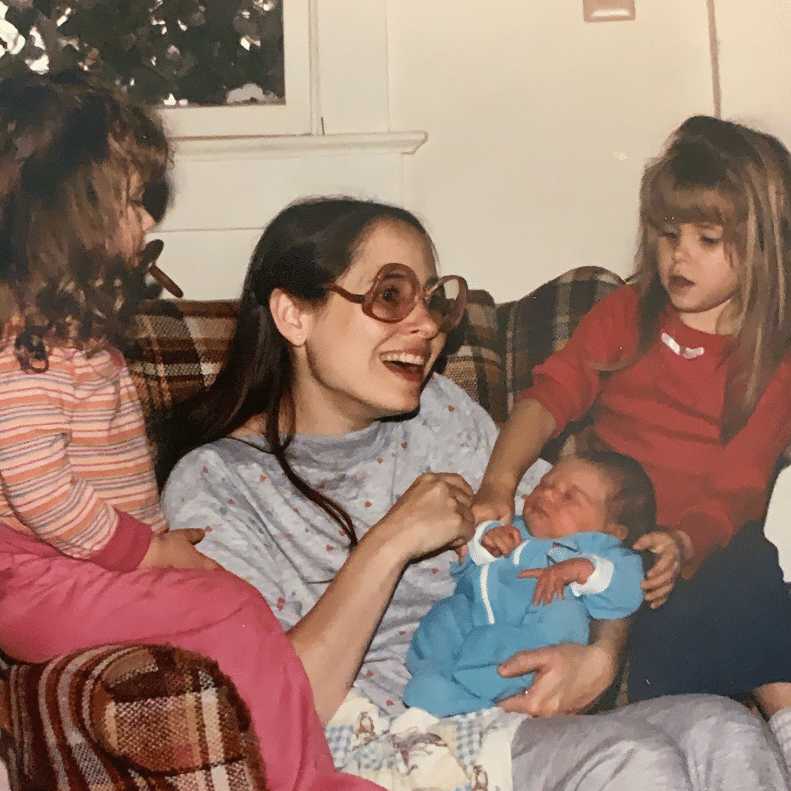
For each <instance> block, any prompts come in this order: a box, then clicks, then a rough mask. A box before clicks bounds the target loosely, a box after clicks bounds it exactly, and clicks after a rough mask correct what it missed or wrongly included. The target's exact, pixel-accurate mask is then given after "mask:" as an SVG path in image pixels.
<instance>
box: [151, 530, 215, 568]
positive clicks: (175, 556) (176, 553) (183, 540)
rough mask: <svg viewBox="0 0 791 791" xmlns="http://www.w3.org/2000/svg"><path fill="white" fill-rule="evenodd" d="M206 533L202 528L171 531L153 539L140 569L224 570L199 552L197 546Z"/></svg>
mask: <svg viewBox="0 0 791 791" xmlns="http://www.w3.org/2000/svg"><path fill="white" fill-rule="evenodd" d="M205 535H206V531H205V530H203V529H201V528H189V529H186V530H171V531H170V532H169V533H162V534H160V535H157V536H154V537H153V538H152V539H151V544H150V545H149V547H148V551H147V552H146V554H145V555H144V556H143V559H142V560H141V561H140V565H139V566H138V568H139V569H205V570H208V571H211V570H213V569H219V568H222V567H221V566H220V565H219V563H215V562H214V561H213V560H212V559H211V558H207V557H206V555H204V554H202V553H201V552H198V550H197V549H195V547H194V544H197V543H198V542H199V541H200V540H201V539H202V538H203V537H204V536H205Z"/></svg>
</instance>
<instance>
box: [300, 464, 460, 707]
mask: <svg viewBox="0 0 791 791" xmlns="http://www.w3.org/2000/svg"><path fill="white" fill-rule="evenodd" d="M471 502H472V490H471V489H470V487H469V485H468V484H467V483H466V482H465V481H464V479H463V478H461V477H460V476H458V475H452V474H444V473H440V474H435V473H426V474H425V475H421V476H420V477H419V478H418V479H417V480H416V481H415V482H414V483H413V484H412V486H410V487H409V489H408V490H407V491H406V492H405V493H404V494H403V496H402V497H401V498H400V499H399V500H398V501H397V502H396V504H395V505H394V506H393V508H392V509H391V510H390V511H389V512H388V514H387V515H386V516H385V517H384V519H382V520H381V521H380V522H379V523H377V524H376V525H374V527H373V528H372V529H371V530H370V531H368V533H367V534H366V536H365V537H364V538H363V539H362V541H360V543H359V545H358V546H357V547H356V548H355V549H354V550H353V551H352V553H351V554H350V556H349V557H348V559H347V560H346V562H345V563H344V564H343V566H342V567H341V570H340V571H339V572H338V574H336V576H335V578H334V579H333V581H332V583H330V585H329V587H328V588H327V590H326V591H325V592H324V595H323V596H322V597H321V598H320V599H319V600H318V602H316V605H315V606H314V607H313V608H312V609H311V610H310V612H308V613H307V614H306V615H305V617H304V618H302V620H301V621H299V623H298V624H296V626H294V628H293V629H291V631H290V632H289V637H290V638H291V641H292V643H293V645H294V648H295V650H296V652H297V654H298V655H299V658H300V659H301V660H302V664H303V665H304V667H305V672H306V673H307V675H308V678H309V679H310V683H311V687H312V688H313V695H314V699H315V704H316V710H317V711H318V713H319V717H321V719H322V720H323V721H325V722H326V721H327V720H329V719H330V718H331V717H332V715H333V714H334V713H335V711H336V710H337V708H338V706H339V705H340V704H341V702H342V701H343V699H344V697H345V696H346V693H347V692H348V691H349V689H350V688H351V686H352V683H353V682H354V679H355V677H356V675H357V671H358V669H359V667H360V664H361V662H362V660H363V656H364V655H365V651H366V649H367V648H368V644H369V643H370V641H371V639H372V637H373V635H374V632H375V631H376V627H377V626H378V624H379V621H380V619H381V617H382V614H383V613H384V611H385V609H386V607H387V605H388V603H389V601H390V597H391V596H392V594H393V591H394V590H395V586H396V584H397V583H398V580H399V578H400V576H401V572H402V571H403V569H404V567H405V566H406V565H407V563H409V562H410V561H412V560H415V559H417V558H419V557H422V556H424V555H427V554H429V553H431V552H436V551H438V550H440V549H443V548H446V547H448V546H450V545H456V544H461V543H462V542H465V541H467V540H468V539H469V538H470V536H471V535H472V529H473V519H472V514H471V512H470V505H471Z"/></svg>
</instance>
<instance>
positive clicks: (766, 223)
mask: <svg viewBox="0 0 791 791" xmlns="http://www.w3.org/2000/svg"><path fill="white" fill-rule="evenodd" d="M678 223H712V224H717V225H722V227H723V233H724V237H723V238H724V243H725V249H726V253H727V255H728V257H729V260H730V261H731V263H732V266H733V267H734V270H735V272H736V275H737V278H738V284H739V290H738V293H737V294H736V297H735V298H734V300H733V302H732V304H731V305H729V306H728V309H727V319H728V321H729V322H730V323H731V326H732V327H733V328H734V330H733V344H732V348H731V353H730V355H729V359H728V373H727V380H726V390H725V402H724V411H723V420H722V425H721V437H722V440H723V442H725V441H727V440H729V439H730V438H731V437H733V436H734V435H735V434H736V433H737V432H738V431H739V430H740V429H741V428H742V427H743V426H744V424H745V423H746V422H747V420H748V418H749V417H750V415H751V414H752V412H753V410H754V409H755V405H756V403H757V402H758V399H759V398H760V397H761V394H762V393H763V391H764V389H765V388H766V385H767V384H768V382H769V380H770V378H771V377H772V375H773V373H774V371H775V369H776V368H777V365H778V363H779V362H780V360H781V359H782V358H783V356H784V355H785V353H786V351H787V350H788V348H789V341H791V304H789V254H790V253H791V249H790V248H791V158H790V157H789V152H788V150H787V149H786V148H785V146H784V145H783V144H782V143H781V142H780V141H779V140H777V139H776V138H774V137H772V136H771V135H768V134H764V133H762V132H758V131H756V130H753V129H749V128H748V127H746V126H742V125H741V124H736V123H731V122H728V121H722V120H719V119H717V118H711V117H708V116H695V117H692V118H689V119H687V120H686V121H685V122H684V123H683V124H682V125H681V126H680V127H679V128H678V129H677V130H676V131H675V132H674V133H673V135H672V136H671V138H670V140H669V143H668V145H667V147H666V149H665V151H664V153H663V154H662V155H661V156H659V157H658V158H657V159H656V160H654V161H653V162H652V163H650V164H649V166H648V167H647V168H646V170H645V172H644V174H643V179H642V184H641V187H640V244H639V249H638V254H637V261H636V271H635V282H636V285H637V288H638V292H639V295H640V309H639V317H640V319H639V322H640V326H639V340H638V348H637V356H639V355H640V354H642V353H643V352H644V351H646V350H647V348H648V346H649V345H650V344H651V343H652V342H653V341H654V340H655V338H656V333H657V330H658V324H659V319H660V315H661V313H662V311H663V310H664V308H665V306H666V304H667V300H668V297H667V294H666V292H665V290H664V289H663V287H662V284H661V283H660V280H659V274H658V267H657V241H658V239H659V236H660V234H661V233H662V232H663V229H664V228H666V227H667V226H668V225H677V224H678ZM724 315H725V314H724Z"/></svg>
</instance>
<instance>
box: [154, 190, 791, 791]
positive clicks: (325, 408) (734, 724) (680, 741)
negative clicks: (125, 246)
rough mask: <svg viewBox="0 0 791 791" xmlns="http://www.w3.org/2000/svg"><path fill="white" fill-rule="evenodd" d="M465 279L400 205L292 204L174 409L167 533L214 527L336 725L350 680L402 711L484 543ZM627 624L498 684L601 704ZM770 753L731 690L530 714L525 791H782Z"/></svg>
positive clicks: (557, 699) (207, 543) (216, 542)
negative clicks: (456, 343) (453, 342)
mask: <svg viewBox="0 0 791 791" xmlns="http://www.w3.org/2000/svg"><path fill="white" fill-rule="evenodd" d="M465 288H466V287H465V285H464V283H463V281H460V279H458V278H453V277H451V278H440V279H438V278H437V273H436V264H435V257H434V250H433V246H432V244H431V241H430V239H429V237H428V235H427V233H426V231H425V229H424V228H423V227H422V225H421V224H420V223H419V221H418V220H417V219H416V218H415V217H413V216H412V215H411V214H409V213H408V212H406V211H404V210H402V209H397V208H394V207H389V206H383V205H380V204H376V203H367V202H362V201H356V200H351V199H318V200H312V201H307V202H304V203H299V204H296V205H293V206H291V207H289V208H287V209H285V210H284V211H283V212H282V213H281V214H280V215H279V216H278V217H276V218H275V219H274V220H273V221H272V223H271V224H270V225H269V227H268V228H267V229H266V231H265V232H264V234H263V236H262V238H261V240H260V241H259V243H258V245H257V247H256V250H255V252H254V254H253V257H252V261H251V264H250V268H249V271H248V274H247V278H246V280H245V285H244V289H243V294H242V301H241V306H240V317H239V322H238V326H237V330H236V334H235V337H234V340H233V342H232V344H231V348H230V352H229V357H228V361H227V363H226V365H225V367H224V369H223V371H222V373H221V374H220V376H219V377H218V379H217V381H216V383H215V385H214V386H213V387H212V388H211V389H210V390H209V391H208V392H207V393H206V394H204V395H203V396H201V397H200V398H199V399H198V400H197V401H196V402H194V403H192V404H190V405H189V406H188V407H187V408H185V409H184V410H182V411H181V418H180V420H179V424H178V427H179V429H180V430H179V432H178V433H179V434H180V436H181V437H182V438H183V439H184V441H183V442H182V443H181V445H182V447H188V446H189V445H190V444H191V445H193V446H194V445H196V444H199V443H204V444H202V445H201V447H198V448H197V449H196V450H193V451H192V452H191V453H188V454H187V455H186V457H185V458H184V459H182V461H181V462H180V463H179V464H178V465H177V466H176V467H175V469H174V470H173V472H172V475H171V477H170V480H169V481H168V485H167V487H166V490H165V494H164V507H165V510H166V514H167V516H168V519H169V521H170V524H171V525H172V526H173V527H183V526H200V527H211V528H212V532H211V533H210V534H209V536H208V537H207V538H206V539H205V540H204V543H203V545H202V549H203V551H205V552H206V553H207V554H208V555H209V556H211V557H213V558H214V559H215V560H217V561H218V562H219V563H221V564H222V565H223V566H225V567H226V568H228V569H229V570H231V571H233V572H234V573H236V574H238V575H239V576H241V577H243V578H245V579H247V580H248V581H249V582H251V583H252V584H253V585H255V586H256V587H257V588H258V589H259V590H260V591H261V592H262V593H263V594H264V596H265V597H266V598H267V600H268V601H269V603H270V605H271V606H272V608H273V610H274V611H275V613H276V615H277V616H278V618H279V619H280V621H281V623H282V624H283V626H284V628H285V629H286V630H288V636H289V638H290V640H291V642H292V644H293V646H294V648H295V650H296V653H297V654H298V656H299V657H300V659H301V661H302V663H303V665H304V667H305V670H306V672H307V675H308V678H309V679H310V682H311V686H312V689H313V692H314V697H315V703H316V707H317V710H318V712H319V715H320V716H321V718H322V719H323V720H324V721H325V722H326V721H328V720H329V719H330V718H331V717H332V715H333V713H334V712H335V711H336V710H337V708H338V706H339V705H340V703H341V702H342V700H343V699H344V697H345V695H346V693H347V692H348V691H349V689H350V687H351V685H352V683H355V685H356V686H358V687H359V688H360V689H362V691H363V692H364V693H365V694H366V695H367V696H368V697H370V698H371V699H373V700H374V701H375V702H376V703H378V704H379V705H380V706H381V707H382V708H384V709H385V710H389V711H395V710H398V708H399V707H400V705H401V704H400V697H401V692H402V689H403V686H404V684H405V682H406V678H407V677H406V670H405V668H404V657H405V654H406V650H407V647H408V645H409V640H410V637H411V634H412V632H413V630H414V628H415V626H416V625H417V622H418V620H419V619H420V617H421V616H422V615H423V614H424V613H425V612H426V611H427V610H428V608H429V607H430V605H431V604H432V603H433V602H434V601H435V600H437V599H439V598H441V597H444V596H447V595H448V594H449V593H450V591H451V587H452V582H451V579H450V575H449V574H448V573H447V572H448V565H449V562H450V561H451V560H452V559H453V557H454V555H453V553H452V552H449V551H447V550H448V549H450V548H452V547H455V546H459V545H461V544H463V543H464V542H465V541H466V540H467V539H468V538H469V537H470V536H471V534H472V531H473V519H472V514H471V511H470V506H471V502H472V494H473V487H477V486H478V484H479V483H480V479H481V476H482V474H483V470H484V468H485V466H486V462H487V459H488V457H489V453H490V451H491V447H492V445H493V443H494V439H495V435H496V429H495V426H494V424H493V422H492V421H491V419H490V418H489V417H488V415H486V413H485V412H484V411H483V410H482V409H481V408H480V407H479V406H478V405H477V404H475V403H474V402H473V401H472V400H471V399H469V398H468V397H467V396H466V395H465V394H464V393H463V392H462V391H461V390H460V389H459V388H458V387H456V386H455V385H454V384H452V383H451V382H449V381H448V380H446V379H444V378H443V377H440V376H437V375H432V374H431V370H432V367H433V365H434V363H435V361H436V359H437V357H438V355H439V353H440V351H441V350H442V346H443V344H444V342H445V338H446V335H447V332H448V331H449V330H450V329H452V327H453V326H454V325H455V323H456V322H457V321H458V318H459V315H460V313H461V310H462V309H463V305H464V293H465ZM543 469H544V467H543V466H542V467H539V468H533V469H531V471H529V472H528V474H527V476H526V480H525V481H524V482H523V487H524V490H527V489H529V488H531V486H532V485H533V484H534V483H535V482H536V480H537V479H538V477H540V474H541V472H543ZM625 633H626V627H625V625H624V624H623V623H621V622H608V623H602V624H600V628H599V629H598V631H597V632H596V636H595V639H594V641H593V643H592V644H591V645H589V646H570V645H562V646H555V647H552V648H547V649H542V650H541V651H537V652H530V653H527V652H522V653H520V654H517V655H516V656H515V657H513V658H512V659H511V660H509V662H507V663H506V664H505V666H504V667H503V672H504V673H507V674H510V675H519V674H523V673H527V672H532V671H537V675H538V678H537V679H536V681H535V683H534V685H533V687H532V688H531V690H530V694H528V695H520V696H516V698H512V699H510V700H508V701H506V702H505V703H504V704H503V705H504V707H505V708H508V709H510V710H512V711H522V712H524V713H530V714H534V715H550V714H557V713H564V712H571V711H580V710H582V709H584V708H585V707H587V706H589V705H590V704H591V703H592V702H593V701H594V700H595V699H596V698H597V697H598V696H599V695H600V694H601V693H602V692H603V691H604V690H605V689H606V688H607V687H608V686H609V685H610V684H611V683H612V680H613V678H614V676H615V673H616V668H617V665H618V656H619V654H620V650H621V648H622V646H623V642H624V639H625ZM693 704H694V705H693ZM712 720H716V722H717V729H716V731H715V730H714V729H712V727H711V721H712ZM736 744H738V748H737V747H736V746H735V745H736ZM766 744H767V743H766V742H765V740H764V736H763V733H762V731H761V729H760V727H759V724H758V723H757V722H753V721H752V720H751V719H750V716H749V715H748V714H747V713H746V712H743V711H742V710H741V709H740V708H738V707H737V706H736V704H731V703H730V702H729V701H724V700H720V699H717V698H706V697H695V698H690V699H687V700H686V701H681V702H676V701H673V700H660V701H656V702H653V703H646V704H642V705H641V706H640V707H628V708H626V709H622V710H620V711H618V712H616V713H613V714H608V715H601V716H600V717H597V718H596V719H591V718H581V717H564V718H553V719H525V721H524V722H523V723H522V724H521V725H520V727H519V730H518V731H517V733H516V736H515V738H514V740H513V744H512V757H513V762H512V768H513V776H514V787H515V788H516V789H525V788H542V789H552V788H558V789H561V788H563V789H568V788H574V787H576V784H577V782H582V778H584V781H585V787H586V788H594V789H596V788H602V789H603V788H607V789H609V790H610V791H616V790H617V789H621V788H623V789H633V788H644V789H649V788H650V789H653V788H657V789H659V788H661V789H674V791H679V789H687V788H690V789H691V788H701V789H703V788H706V789H713V788H718V789H719V788H722V789H726V788H733V789H737V788H749V787H756V788H778V789H779V788H784V787H785V782H784V778H783V777H782V774H781V769H780V768H779V764H778V763H777V760H776V758H775V756H774V754H773V753H772V752H771V751H770V750H769V748H768V747H767V746H766ZM720 745H727V748H724V749H722V748H721V747H720ZM744 755H747V756H748V759H747V760H745V758H744V757H743V756H744ZM737 756H738V757H737Z"/></svg>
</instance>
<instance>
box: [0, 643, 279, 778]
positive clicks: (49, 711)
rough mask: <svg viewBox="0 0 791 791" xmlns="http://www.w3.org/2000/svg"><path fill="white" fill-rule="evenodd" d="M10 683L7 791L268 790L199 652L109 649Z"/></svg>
mask: <svg viewBox="0 0 791 791" xmlns="http://www.w3.org/2000/svg"><path fill="white" fill-rule="evenodd" d="M7 681H8V696H9V700H10V710H11V712H12V717H11V723H10V744H11V746H12V747H13V754H11V755H8V756H4V757H6V760H7V763H8V767H9V779H10V782H11V788H12V789H13V791H23V789H24V791H34V790H37V789H41V790H42V791H44V789H46V791H55V790H56V789H64V791H65V789H69V791H73V790H76V789H86V791H93V790H94V789H95V790H96V791H99V789H101V790H102V791H106V790H107V789H110V788H131V787H138V786H139V785H140V783H141V778H142V779H146V778H156V784H155V785H154V786H151V787H156V788H160V787H161V788H171V787H173V788H175V787H178V788H214V787H217V785H216V784H217V783H218V782H219V784H220V785H221V786H222V787H223V788H228V789H233V791H258V789H263V788H265V781H264V773H263V768H262V765H261V759H260V756H259V751H258V743H257V741H256V738H255V735H254V733H253V731H252V726H251V723H250V717H249V713H248V711H247V708H246V706H245V705H244V703H243V702H242V700H241V699H240V697H239V695H238V694H237V692H236V690H235V688H234V687H233V685H232V683H231V682H230V680H229V679H228V678H227V677H226V676H225V675H224V674H223V673H222V672H221V671H220V669H219V668H218V666H217V664H216V663H215V662H213V661H211V660H209V659H205V658H203V657H201V656H198V655H197V654H191V653H189V652H187V651H182V650H180V649H176V648H172V647H169V646H109V647H102V648H96V649H91V650H87V651H82V652H80V653H76V654H72V655H70V656H65V657H59V658H57V659H54V660H52V661H50V662H48V663H46V664H41V665H15V666H13V667H12V668H11V669H10V672H9V674H8V678H7ZM146 787H149V786H148V785H146Z"/></svg>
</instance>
